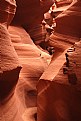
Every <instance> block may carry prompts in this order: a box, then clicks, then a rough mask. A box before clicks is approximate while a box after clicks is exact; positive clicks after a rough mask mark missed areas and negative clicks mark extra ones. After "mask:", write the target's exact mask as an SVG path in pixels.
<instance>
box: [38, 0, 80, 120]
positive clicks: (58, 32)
mask: <svg viewBox="0 0 81 121" xmlns="http://www.w3.org/2000/svg"><path fill="white" fill-rule="evenodd" d="M80 4H81V1H80V0H78V1H75V0H74V1H73V3H72V4H71V5H70V6H69V7H68V9H66V10H65V11H64V12H62V13H61V14H59V15H58V16H57V17H56V22H57V27H56V28H55V33H54V35H51V37H50V41H49V43H50V44H51V45H52V46H54V47H55V53H57V54H59V55H60V56H59V57H58V55H56V54H54V55H53V59H52V62H51V63H50V65H49V66H48V68H47V69H46V70H45V72H44V73H43V75H42V76H41V78H40V80H39V83H38V87H37V89H38V98H37V101H38V103H37V104H38V121H49V120H50V121H53V120H55V121H56V120H58V121H72V120H74V121H76V120H78V121H80V120H81V116H80V114H81V106H80V100H81V96H80V90H79V89H80V85H79V84H80V83H79V82H80V80H79V79H80V78H81V76H80V70H79V69H81V68H80V65H79V66H78V67H79V68H78V67H76V66H75V65H76V64H75V63H79V64H80V62H79V60H80V59H81V58H80V51H79V49H80V43H79V44H78V45H77V46H75V48H77V49H76V51H75V52H74V54H73V55H71V56H70V62H71V63H70V64H72V65H71V66H73V67H72V69H73V70H72V72H71V71H70V72H68V76H67V74H63V68H62V65H63V63H64V62H65V53H66V51H67V49H68V48H69V47H71V46H72V45H74V44H75V43H76V42H78V41H80V32H81V29H80V28H81V27H80V25H81V22H80V20H81V15H80V12H81V9H80ZM65 50H66V51H65ZM69 51H70V50H69ZM55 59H56V60H55ZM75 61H76V62H75ZM77 68H78V70H77ZM58 70H60V71H58ZM76 70H77V71H76ZM74 71H75V72H74ZM73 72H74V73H75V74H74V73H73ZM76 75H77V76H76ZM76 80H77V82H76V83H75V81H76ZM72 81H73V82H72ZM71 83H72V84H71ZM74 84H75V85H74ZM40 100H41V101H40Z"/></svg>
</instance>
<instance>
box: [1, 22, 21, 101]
mask: <svg viewBox="0 0 81 121" xmlns="http://www.w3.org/2000/svg"><path fill="white" fill-rule="evenodd" d="M0 52H1V53H0V100H3V99H4V98H5V97H7V96H8V95H9V93H10V92H11V90H12V89H13V88H14V87H15V85H16V83H17V81H18V77H19V72H20V69H21V65H20V63H19V60H18V56H17V53H16V51H15V49H14V47H13V45H12V42H11V39H10V36H9V33H8V31H7V29H6V27H5V26H3V25H1V24H0Z"/></svg>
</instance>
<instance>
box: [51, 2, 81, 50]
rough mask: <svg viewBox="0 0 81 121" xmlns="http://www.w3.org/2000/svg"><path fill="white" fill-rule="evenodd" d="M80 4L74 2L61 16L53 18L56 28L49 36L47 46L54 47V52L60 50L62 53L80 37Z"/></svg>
mask: <svg viewBox="0 0 81 121" xmlns="http://www.w3.org/2000/svg"><path fill="white" fill-rule="evenodd" d="M80 4H81V1H80V0H77V1H76V0H74V1H73V2H72V3H71V4H70V5H69V6H67V7H66V9H64V11H63V12H62V13H61V14H59V15H58V16H57V17H56V18H55V21H56V25H57V26H56V28H55V32H54V35H51V37H50V41H49V44H50V45H52V46H54V47H55V49H56V51H59V49H60V50H62V52H63V51H64V50H65V49H66V48H68V47H70V45H71V44H74V43H75V41H78V40H79V38H80V37H81V34H80V32H81V22H80V20H81V15H80V12H81V6H80ZM66 43H67V44H66ZM58 45H59V46H58ZM67 45H68V46H67ZM63 48H65V49H63Z"/></svg>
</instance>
